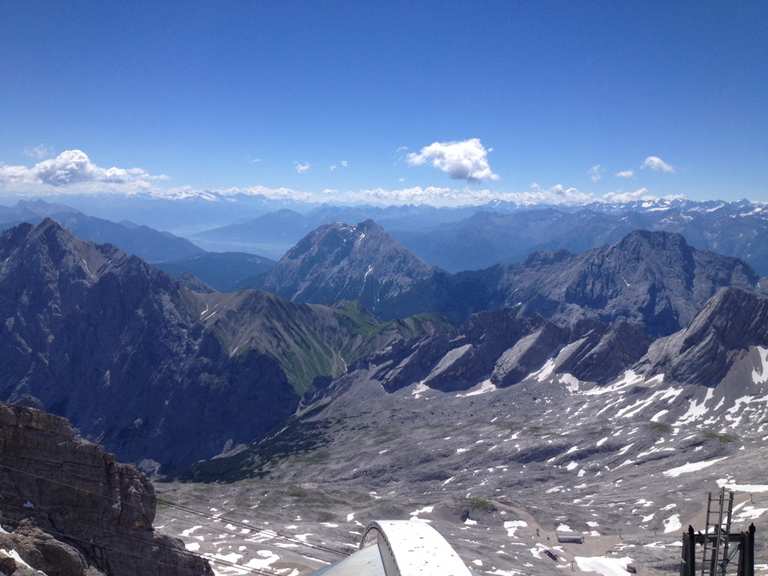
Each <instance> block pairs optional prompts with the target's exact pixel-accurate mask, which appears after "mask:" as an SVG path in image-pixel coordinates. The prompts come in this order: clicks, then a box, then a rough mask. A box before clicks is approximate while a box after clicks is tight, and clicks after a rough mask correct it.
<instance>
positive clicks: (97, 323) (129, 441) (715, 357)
mask: <svg viewBox="0 0 768 576" xmlns="http://www.w3.org/2000/svg"><path fill="white" fill-rule="evenodd" d="M254 285H256V286H257V287H258V288H259V289H246V290H242V291H239V292H218V291H216V290H213V289H212V288H210V287H206V286H205V285H203V284H202V283H196V282H194V281H193V279H189V278H184V279H182V280H175V279H173V278H171V277H170V276H168V275H167V274H165V273H164V272H162V271H161V270H159V269H157V268H155V267H153V266H151V265H150V264H148V263H146V262H144V261H143V260H141V259H140V258H138V257H136V256H132V255H128V254H126V253H125V252H123V251H121V250H119V249H118V248H115V247H113V246H111V245H103V244H94V243H91V242H88V241H84V240H81V239H79V238H77V237H76V236H75V235H73V234H72V233H71V232H70V231H68V230H67V229H65V228H64V227H62V226H61V225H60V224H58V223H57V222H55V221H53V220H51V219H43V220H42V221H40V222H39V223H38V224H36V225H33V224H21V225H18V226H16V227H13V228H10V229H8V230H6V231H5V232H3V233H2V234H1V235H0V320H1V321H2V322H1V323H0V331H2V337H0V358H2V360H1V361H0V399H2V400H4V401H9V402H11V403H14V404H20V405H26V406H33V407H36V408H44V409H46V410H49V411H51V412H54V413H56V414H59V415H62V416H65V417H67V418H68V419H70V421H71V422H72V423H73V425H75V426H76V427H77V429H78V430H79V431H80V432H81V433H82V434H83V435H84V436H85V437H86V438H89V439H91V440H95V441H98V442H101V443H103V444H104V445H105V446H106V447H107V448H108V449H110V450H113V451H115V452H116V453H117V455H118V456H119V457H120V458H122V459H125V460H128V461H131V462H135V463H138V464H140V466H141V468H142V469H143V470H145V471H147V472H152V473H161V474H169V475H173V476H178V477H181V478H184V479H186V480H194V481H206V482H214V484H207V485H205V486H206V488H205V489H203V488H200V486H201V485H200V484H197V483H195V482H192V483H180V484H179V483H174V484H170V485H168V486H167V487H165V488H163V487H161V489H163V490H168V491H169V493H171V494H173V496H174V498H180V499H182V500H184V501H186V500H187V499H189V500H190V501H192V502H197V501H199V500H200V499H201V498H204V499H206V501H207V502H213V501H214V500H215V501H216V503H217V505H218V506H222V507H225V508H228V507H230V504H229V503H230V502H232V503H234V502H239V503H240V504H238V506H237V507H235V508H232V510H231V511H230V513H235V512H237V513H240V514H243V512H242V511H243V510H245V509H253V510H256V509H258V513H259V515H260V518H261V519H262V520H264V519H265V518H266V519H267V520H264V521H269V522H270V523H271V525H275V526H277V527H278V528H279V529H280V530H282V531H289V532H290V531H295V533H296V534H297V535H306V534H309V533H311V534H319V536H318V537H319V538H321V539H322V542H333V543H336V544H337V545H339V546H342V545H344V543H345V542H346V540H345V539H346V538H347V537H348V532H349V530H353V529H354V526H355V522H356V521H362V520H363V519H364V516H363V514H365V515H371V517H376V516H381V515H382V514H384V515H386V516H390V517H391V516H392V515H395V516H400V515H404V516H406V517H408V516H410V517H416V518H427V519H433V520H434V522H435V524H436V525H438V526H440V527H441V531H443V532H444V533H445V534H446V535H447V536H448V537H449V538H450V539H452V543H454V544H456V545H457V547H458V548H459V549H460V551H461V552H462V553H463V555H465V557H468V558H472V557H474V556H478V557H479V556H482V558H484V559H486V561H489V562H490V560H488V559H489V558H492V559H493V560H492V564H491V565H489V566H488V569H489V570H490V571H491V573H493V572H494V570H496V571H498V570H511V569H513V568H514V566H519V565H521V563H525V562H526V561H530V562H532V567H533V569H534V572H535V573H541V574H550V573H551V574H556V573H561V572H559V571H560V570H561V568H558V566H560V565H561V563H560V560H556V561H554V562H555V564H552V565H549V564H547V563H546V562H551V561H550V560H542V558H541V549H540V548H538V544H537V542H538V543H542V542H543V541H544V536H541V537H540V536H539V533H540V532H541V533H543V534H545V535H546V536H547V537H549V538H556V534H557V530H558V528H557V527H558V526H559V524H565V525H567V526H569V528H570V527H577V526H578V528H577V529H578V530H580V531H582V532H587V533H588V534H592V533H593V532H595V533H601V534H602V533H606V534H607V536H606V538H605V541H603V540H600V538H602V536H599V537H598V536H594V537H595V538H597V540H596V541H595V542H596V543H595V544H594V545H595V546H598V547H600V550H605V551H606V553H607V551H609V550H611V551H613V552H615V553H619V552H621V551H622V550H620V549H618V548H616V547H615V546H618V545H617V544H616V542H617V541H618V540H617V539H616V536H615V535H616V534H617V532H618V531H621V530H625V531H629V530H630V528H628V527H627V526H628V525H627V524H626V522H627V521H629V522H630V525H631V526H632V527H631V530H634V531H636V533H637V534H639V535H641V536H642V535H645V536H647V535H649V534H652V533H653V531H659V530H661V531H662V532H663V533H666V530H667V528H668V526H667V525H669V526H672V527H673V530H677V528H675V526H676V524H675V522H680V521H682V520H685V521H689V520H690V521H691V522H695V518H696V514H698V513H699V512H697V509H696V508H695V507H694V506H693V504H688V503H687V502H686V501H685V500H684V499H683V498H682V497H680V498H677V497H675V496H674V492H675V490H678V488H677V486H683V483H684V482H686V481H688V482H690V481H689V480H688V478H689V477H688V476H685V477H684V479H683V481H682V482H681V480H679V479H678V476H679V475H685V474H687V471H688V470H689V469H690V470H703V469H704V468H706V469H707V474H710V475H708V476H706V479H707V480H706V481H707V482H709V483H710V484H711V485H714V483H715V481H716V480H717V481H720V480H722V481H723V482H724V483H729V482H730V483H731V484H733V485H739V483H742V484H746V483H751V484H750V485H753V484H757V483H758V479H756V474H759V473H760V471H759V466H757V467H755V466H753V462H757V461H759V459H758V460H754V459H750V458H747V455H748V454H747V453H746V452H745V454H742V453H741V452H740V450H739V448H740V447H741V446H745V447H748V451H756V452H755V453H762V452H760V450H761V446H762V445H761V439H762V438H763V437H764V434H765V426H766V425H768V404H766V402H765V398H768V389H767V388H766V385H768V380H767V379H766V377H765V375H766V374H768V352H767V351H768V332H767V331H766V326H768V323H767V322H766V320H768V316H766V315H767V314H768V304H767V303H766V302H767V301H768V294H766V293H765V291H764V284H763V283H761V281H760V279H759V277H758V275H757V274H756V273H755V272H754V271H753V270H752V268H751V267H750V266H749V265H748V264H747V263H745V262H744V261H742V260H739V259H737V258H733V257H729V256H722V255H719V254H717V253H714V252H710V251H707V250H702V249H699V248H696V247H694V246H692V245H691V244H689V243H688V241H687V240H686V238H685V237H684V236H683V235H681V234H679V233H673V232H665V231H648V230H636V231H631V232H629V233H628V234H626V235H625V236H623V237H622V238H620V239H618V240H617V241H615V242H612V243H609V244H606V245H604V246H601V247H598V248H593V249H589V250H586V251H583V252H580V253H571V252H568V251H565V250H557V251H544V252H536V253H532V254H530V255H529V256H528V257H526V259H525V260H524V261H522V262H519V263H502V264H496V265H494V266H491V267H488V268H484V269H480V270H470V271H464V272H460V273H455V274H454V273H450V272H447V271H444V270H442V269H440V268H437V267H434V266H432V265H429V264H427V263H425V262H424V261H423V260H421V259H420V258H419V257H418V256H416V255H414V254H413V253H411V252H410V251H409V250H408V249H407V248H406V247H404V246H403V245H402V244H401V243H400V242H398V241H397V240H396V239H394V238H393V237H392V236H390V235H389V234H388V233H387V232H386V231H385V230H384V229H383V228H382V227H381V226H379V225H378V224H377V223H375V222H373V221H369V220H364V221H362V222H360V223H359V224H356V225H350V224H326V225H323V226H320V227H319V228H317V229H315V230H313V231H311V232H309V233H308V234H307V235H306V236H305V237H304V238H303V239H301V240H300V241H299V242H298V244H297V245H296V246H295V247H294V248H292V249H291V250H290V251H289V252H288V253H287V254H286V255H285V256H284V257H283V258H281V260H280V261H279V262H277V263H276V264H275V265H274V266H272V267H271V268H270V269H269V270H267V271H266V272H265V273H264V274H263V275H262V276H260V277H258V278H257V279H256V280H254ZM265 289H268V290H270V291H271V292H265V291H262V290H265ZM404 447H407V449H404ZM721 463H722V464H721ZM699 467H701V468H699ZM710 467H711V470H710ZM699 477H700V478H703V477H704V476H701V475H699ZM254 478H258V479H260V480H259V481H258V482H260V483H259V484H257V485H254V484H252V482H254V480H253V479H254ZM649 478H650V480H649ZM221 480H227V481H231V482H234V483H233V484H231V485H225V486H219V485H218V484H215V482H218V481H221ZM264 482H267V483H270V482H272V483H274V484H272V486H273V488H270V492H269V496H268V497H267V496H265V495H264V492H263V490H262V489H261V487H262V486H266V485H268V484H264ZM651 485H652V486H653V489H654V490H655V491H656V492H657V493H653V492H654V490H651V489H650V488H649V486H651ZM694 488H695V487H694V486H693V485H692V484H686V486H685V488H684V489H683V488H680V490H687V491H690V490H692V489H694ZM582 491H589V492H584V494H583V495H582ZM627 491H629V492H631V493H632V494H633V495H635V496H636V497H635V500H637V501H638V502H639V501H640V500H644V501H647V502H651V504H648V507H650V509H649V510H647V511H646V505H645V504H633V503H631V502H629V501H627V498H626V494H627V493H628V492H627ZM203 493H204V496H203V495H202V494H203ZM589 493H600V494H603V495H604V500H605V503H606V504H605V506H603V504H602V503H601V504H600V506H597V505H595V504H589V505H587V506H581V504H582V503H586V502H593V499H590V498H588V497H587V496H588V494H589ZM686 493H687V492H686ZM537 497H538V498H539V499H538V500H537V499H536V498H537ZM575 500H579V502H575ZM352 501H354V502H355V504H354V511H353V512H350V511H349V508H350V506H351V504H350V502H352ZM532 502H533V503H534V504H531V503H532ZM536 502H539V503H540V504H535V503H536ZM244 503H245V504H244ZM310 503H311V505H310ZM608 503H610V504H612V505H613V507H608ZM673 504H674V505H675V506H679V507H680V510H679V511H678V512H674V511H672V510H673V508H669V506H672V505H673ZM743 505H746V504H743ZM218 506H216V507H217V509H218ZM232 506H234V504H232ZM244 506H245V507H246V508H244ZM619 507H621V508H622V510H623V512H622V510H619V509H618V508H619ZM555 510H559V511H560V512H559V513H558V514H557V515H556V513H555V512H553V511H555ZM631 510H637V511H631ZM321 511H322V513H321ZM363 511H364V512H363ZM651 512H653V515H652V514H651ZM159 513H160V520H159V522H160V523H161V525H162V526H164V527H165V528H164V529H165V530H166V533H167V534H169V535H172V536H177V537H182V538H186V539H187V542H188V543H190V544H197V545H198V546H199V547H200V549H201V550H202V551H207V552H208V553H211V554H224V553H229V552H227V551H232V553H235V552H236V551H238V550H239V549H240V548H239V547H240V546H246V547H247V545H248V543H247V538H248V536H247V535H239V534H236V533H234V532H233V533H232V534H227V535H225V536H226V537H222V538H217V537H216V536H217V535H218V536H221V533H222V530H221V526H217V525H216V524H215V523H210V525H208V524H207V523H206V522H205V521H203V520H200V519H196V520H195V521H196V522H198V524H196V525H199V526H200V527H201V528H200V530H201V531H200V533H199V536H200V538H202V539H199V540H198V539H195V538H192V537H191V536H190V534H191V533H186V530H185V531H181V530H179V529H178V528H175V526H177V522H181V521H182V520H186V521H189V518H186V517H185V516H183V515H181V513H180V512H178V511H170V510H162V509H161V510H160V512H159ZM350 514H352V516H351V517H350ZM355 514H360V516H359V517H356V516H355ZM675 514H678V516H677V519H676V520H675ZM593 515H594V516H593ZM350 518H351V519H350ZM357 518H360V520H357ZM510 518H511V520H510ZM628 518H629V520H627V519H628ZM523 519H525V520H523ZM468 521H470V522H468ZM511 521H514V522H522V521H525V522H526V525H525V526H523V525H522V524H516V526H517V527H518V528H520V530H519V532H517V533H516V534H513V535H512V536H510V534H509V528H504V526H505V523H506V522H511ZM590 523H598V524H599V525H600V527H599V529H598V527H597V526H592V525H591V524H590ZM633 534H635V532H633ZM464 536H466V537H464ZM641 536H637V537H638V538H640V537H641ZM645 536H642V537H643V538H645ZM518 539H520V544H523V543H525V549H523V548H521V549H520V550H517V548H515V547H509V548H507V547H506V546H508V545H509V543H510V541H512V542H515V541H517V540H518ZM260 545H261V546H269V537H265V539H263V540H260ZM502 546H505V548H502ZM542 546H545V547H547V549H549V546H548V545H545V544H542ZM664 546H667V544H664ZM640 548H642V549H638V550H636V551H633V552H632V555H633V556H634V557H637V558H639V559H641V560H643V561H644V562H648V563H653V562H657V563H658V562H661V561H662V559H663V554H664V552H663V550H664V549H665V548H664V547H662V548H653V549H646V548H645V547H644V546H643V547H640ZM528 549H534V550H539V552H538V554H539V557H536V556H535V555H533V557H532V558H531V557H530V555H531V554H533V553H531V554H528V556H525V555H521V554H522V553H523V552H525V551H526V550H528ZM498 550H503V551H505V554H503V555H499V554H496V551H498ZM275 554H276V555H277V556H279V557H280V559H279V561H278V559H275V560H274V562H275V564H274V567H276V568H280V569H286V570H289V569H291V570H292V569H298V568H301V569H310V568H317V567H318V566H319V563H320V562H321V561H323V558H320V559H318V558H316V557H315V558H314V559H313V558H312V557H311V556H306V555H304V556H302V555H301V554H298V552H295V553H294V552H292V551H284V550H282V549H281V550H279V551H278V552H275ZM558 555H562V557H563V558H566V559H570V560H572V561H574V562H576V556H578V551H577V550H572V549H570V548H568V547H561V550H559V551H558ZM270 558H272V556H270ZM281 562H283V563H282V564H281ZM563 566H565V564H563Z"/></svg>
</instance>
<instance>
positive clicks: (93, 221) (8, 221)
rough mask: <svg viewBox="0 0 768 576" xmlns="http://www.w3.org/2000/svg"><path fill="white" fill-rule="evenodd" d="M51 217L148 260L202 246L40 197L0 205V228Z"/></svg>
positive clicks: (176, 256) (192, 252)
mask: <svg viewBox="0 0 768 576" xmlns="http://www.w3.org/2000/svg"><path fill="white" fill-rule="evenodd" d="M44 218H52V219H54V220H56V221H57V222H59V223H60V224H61V225H62V226H64V227H65V228H67V229H69V230H71V231H72V233H73V234H75V235H76V236H77V237H78V238H81V239H83V240H88V241H90V242H95V243H97V244H113V245H114V246H116V247H118V248H120V249H121V250H123V251H125V252H128V253H129V254H134V255H136V256H138V257H140V258H142V259H143V260H147V261H148V262H163V261H168V260H181V259H185V258H191V257H193V256H199V255H202V254H203V253H204V250H203V249H202V248H199V247H197V246H195V245H194V244H193V243H192V242H190V241H189V240H186V239H184V238H180V237H178V236H174V235H173V234H170V233H168V232H160V231H158V230H154V229H152V228H149V227H148V226H143V225H138V224H134V223H132V222H121V223H117V222H112V221H109V220H103V219H101V218H94V217H93V216H87V215H85V214H83V213H82V212H78V211H77V210H74V209H72V208H69V207H68V206H63V205H60V204H51V203H49V202H45V201H42V200H37V201H20V202H18V203H17V204H16V206H13V207H0V229H3V228H9V227H11V226H15V225H17V224H20V223H22V222H28V223H30V224H37V223H39V222H41V221H42V220H43V219H44Z"/></svg>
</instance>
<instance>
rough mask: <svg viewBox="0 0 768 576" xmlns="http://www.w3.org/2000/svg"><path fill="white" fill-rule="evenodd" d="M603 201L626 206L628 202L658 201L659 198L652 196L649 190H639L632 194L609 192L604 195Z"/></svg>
mask: <svg viewBox="0 0 768 576" xmlns="http://www.w3.org/2000/svg"><path fill="white" fill-rule="evenodd" d="M603 200H605V201H606V202H611V203H617V204H626V203H627V202H636V201H638V200H658V197H657V196H653V195H652V194H650V193H649V192H648V188H638V189H637V190H633V191H631V192H609V193H608V194H604V195H603Z"/></svg>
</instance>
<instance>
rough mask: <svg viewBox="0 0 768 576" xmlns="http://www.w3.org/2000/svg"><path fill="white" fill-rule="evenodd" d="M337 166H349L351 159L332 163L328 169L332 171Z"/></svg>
mask: <svg viewBox="0 0 768 576" xmlns="http://www.w3.org/2000/svg"><path fill="white" fill-rule="evenodd" d="M337 168H349V161H348V160H339V162H338V163H337V164H331V165H330V166H328V169H329V170H330V171H331V172H335V171H336V169H337Z"/></svg>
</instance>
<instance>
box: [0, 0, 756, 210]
mask: <svg viewBox="0 0 768 576" xmlns="http://www.w3.org/2000/svg"><path fill="white" fill-rule="evenodd" d="M766 22H768V3H766V2H762V1H756V2H726V1H722V2H707V1H703V2H702V1H697V2H666V1H665V2H618V1H617V2H602V1H580V2H545V1H542V2H514V1H504V2H492V1H488V2H470V1H467V2H451V1H441V2H419V3H417V2H395V1H388V2H375V3H374V2H310V1H308V2H293V1H279V2H277V1H276V2H255V1H253V2H248V1H226V0H224V1H217V2H178V3H174V2H170V1H169V2H139V1H132V2H89V1H82V2H67V1H64V0H61V1H57V2H53V1H48V2H40V1H36V0H25V1H24V2H11V1H0V54H2V56H3V57H2V58H0V77H1V78H3V79H4V81H3V83H2V87H1V88H0V163H1V164H3V165H4V166H3V168H2V169H0V192H1V191H5V192H8V191H14V190H20V189H23V190H25V191H30V192H31V191H34V192H40V193H58V192H67V191H78V190H86V191H97V190H102V189H115V190H118V189H123V188H125V189H131V187H136V186H139V187H143V188H146V189H149V188H152V189H154V188H157V189H176V188H178V187H182V186H186V187H189V189H190V190H203V189H214V190H220V189H227V188H237V189H240V190H245V189H249V188H250V189H253V187H257V188H258V189H261V188H260V187H263V188H264V189H275V188H280V189H282V190H284V191H285V193H286V194H290V193H292V192H293V191H296V192H302V191H303V192H307V193H310V194H315V195H317V194H320V193H321V192H320V191H321V190H324V189H333V190H336V191H340V192H338V193H339V194H343V193H344V191H357V193H358V196H357V198H362V197H364V194H365V193H364V192H360V191H364V190H368V189H382V190H385V191H390V190H400V189H413V188H414V187H420V188H421V189H426V188H427V187H434V188H435V189H451V190H453V191H454V192H453V193H452V194H454V196H456V197H458V196H461V195H462V194H465V193H466V194H469V195H472V194H477V193H478V191H480V190H483V191H491V192H492V193H513V192H525V191H531V185H532V183H537V185H538V188H536V187H534V189H533V190H539V191H548V190H550V189H552V187H553V186H556V185H559V186H560V188H557V189H555V190H556V191H563V190H566V191H568V190H570V191H574V190H577V191H578V193H576V194H577V195H582V194H587V195H597V196H602V195H605V194H611V193H617V192H621V193H625V192H631V191H636V190H642V189H645V190H646V193H648V194H655V195H660V196H662V195H676V194H683V195H686V196H688V197H690V198H694V199H699V198H702V199H703V198H722V199H737V198H742V197H748V198H751V199H756V200H768V177H766V166H768V136H767V135H768V112H767V111H766V103H768V24H766ZM473 139H477V140H473ZM478 140H479V147H478V146H477V145H476V143H477V141H478ZM457 142H458V143H463V144H461V145H459V146H458V147H456V146H454V147H451V146H452V144H451V143H457ZM432 143H438V144H439V145H438V146H437V147H434V148H431V149H429V150H426V151H425V150H423V147H425V146H428V145H430V144H432ZM68 150H81V151H83V152H84V153H85V154H86V155H87V157H86V160H83V159H82V157H77V158H75V160H76V161H77V162H79V164H77V166H76V170H77V171H78V172H77V175H76V177H74V178H71V179H67V177H66V176H67V175H66V174H65V175H64V176H65V177H63V178H59V180H58V181H57V180H55V179H51V178H49V177H48V176H50V174H52V173H54V174H57V175H59V176H61V174H62V173H61V170H62V169H63V170H65V171H66V170H67V169H71V168H72V162H71V160H72V158H69V159H65V160H66V162H64V164H65V166H64V168H62V167H61V163H62V162H63V161H61V162H59V164H56V163H55V159H56V156H57V155H59V154H61V153H63V152H65V151H68ZM409 154H411V156H410V157H409ZM648 157H656V158H658V159H659V160H661V161H662V162H663V163H664V164H663V166H662V165H660V164H658V163H656V162H655V161H651V163H650V164H649V166H648V167H643V164H644V162H645V160H646V159H647V158H648ZM78 158H79V159H78ZM45 161H48V162H49V164H48V165H45V166H42V167H39V168H35V164H36V163H38V162H45ZM342 161H345V163H346V166H343V165H342ZM598 165H599V166H600V168H599V169H597V170H592V171H591V172H590V169H591V168H592V167H594V166H598ZM331 166H335V167H336V168H335V169H331ZM664 166H666V167H669V168H670V170H667V169H666V168H663V167H664ZM110 167H116V169H117V172H112V173H111V175H109V174H107V169H109V168H110ZM660 167H662V168H663V169H660ZM129 168H132V169H134V170H133V172H120V170H127V169H129ZM302 168H304V169H302ZM486 168H487V169H486ZM3 170H4V172H3ZM620 171H625V172H626V171H632V172H633V175H632V177H628V178H626V177H625V178H621V177H618V176H616V175H615V174H616V173H617V172H620ZM115 174H117V176H115ZM46 175H48V176H46ZM164 176H165V177H167V178H164ZM473 176H481V177H478V178H475V177H473ZM336 193H337V192H326V193H325V194H328V197H329V198H333V196H334V194H336ZM564 194H566V195H567V194H571V192H564ZM384 197H387V196H386V194H384ZM398 197H401V198H402V197H403V194H400V196H398ZM419 197H428V194H426V193H425V194H423V195H422V196H419Z"/></svg>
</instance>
